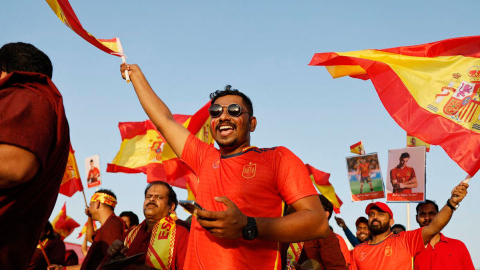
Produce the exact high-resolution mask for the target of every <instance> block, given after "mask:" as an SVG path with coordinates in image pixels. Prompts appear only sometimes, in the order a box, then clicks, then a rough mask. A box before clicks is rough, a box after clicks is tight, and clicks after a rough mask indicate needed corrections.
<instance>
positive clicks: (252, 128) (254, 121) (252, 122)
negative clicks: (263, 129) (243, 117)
mask: <svg viewBox="0 0 480 270" xmlns="http://www.w3.org/2000/svg"><path fill="white" fill-rule="evenodd" d="M256 127H257V118H256V117H255V116H252V117H250V132H254V131H255V128H256Z"/></svg>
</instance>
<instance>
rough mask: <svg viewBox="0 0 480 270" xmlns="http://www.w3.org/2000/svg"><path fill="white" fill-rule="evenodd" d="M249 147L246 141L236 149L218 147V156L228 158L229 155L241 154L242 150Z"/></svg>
mask: <svg viewBox="0 0 480 270" xmlns="http://www.w3.org/2000/svg"><path fill="white" fill-rule="evenodd" d="M249 146H250V142H249V141H246V142H245V143H243V144H242V145H240V146H238V147H236V148H233V147H228V146H227V147H220V154H221V155H222V156H229V155H233V154H237V153H241V152H242V151H243V149H244V148H246V147H249Z"/></svg>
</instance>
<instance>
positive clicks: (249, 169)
mask: <svg viewBox="0 0 480 270" xmlns="http://www.w3.org/2000/svg"><path fill="white" fill-rule="evenodd" d="M256 172H257V164H255V163H251V162H250V164H247V165H245V166H243V171H242V176H243V177H244V178H252V177H254V176H255V173H256Z"/></svg>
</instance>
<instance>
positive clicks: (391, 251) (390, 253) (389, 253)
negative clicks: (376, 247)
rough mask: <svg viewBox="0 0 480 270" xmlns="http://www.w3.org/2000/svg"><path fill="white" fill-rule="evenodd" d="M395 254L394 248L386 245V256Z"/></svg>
mask: <svg viewBox="0 0 480 270" xmlns="http://www.w3.org/2000/svg"><path fill="white" fill-rule="evenodd" d="M392 254H393V249H392V247H391V246H386V247H385V256H392Z"/></svg>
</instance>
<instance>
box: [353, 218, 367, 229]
mask: <svg viewBox="0 0 480 270" xmlns="http://www.w3.org/2000/svg"><path fill="white" fill-rule="evenodd" d="M360 223H366V224H368V219H367V218H365V217H359V218H357V221H355V227H357V226H358V224H360Z"/></svg>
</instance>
